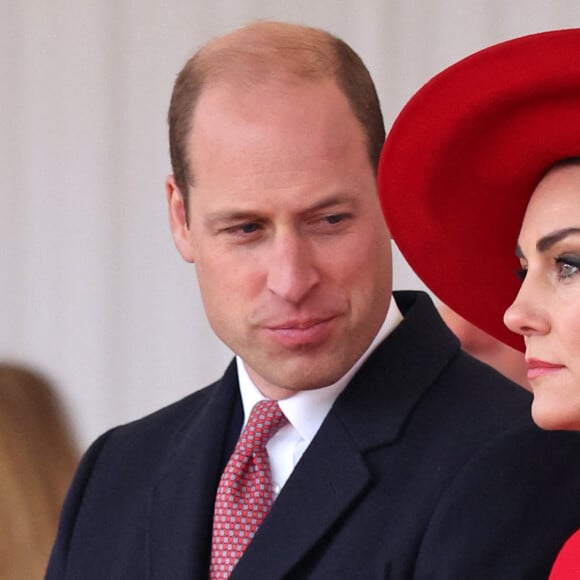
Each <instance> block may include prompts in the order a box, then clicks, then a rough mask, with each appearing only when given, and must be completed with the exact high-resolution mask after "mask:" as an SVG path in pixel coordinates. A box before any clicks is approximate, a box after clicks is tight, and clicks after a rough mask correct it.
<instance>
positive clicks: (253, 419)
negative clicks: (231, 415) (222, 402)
mask: <svg viewBox="0 0 580 580" xmlns="http://www.w3.org/2000/svg"><path fill="white" fill-rule="evenodd" d="M287 422H288V419H286V417H285V415H284V413H282V410H281V409H280V406H279V405H278V402H277V401H271V400H269V399H266V400H264V401H259V402H258V403H256V404H255V405H254V408H253V409H252V412H251V413H250V417H249V419H248V423H247V425H246V427H245V429H244V432H243V435H244V438H245V440H246V444H247V445H251V446H258V447H262V446H265V445H266V443H268V441H269V440H270V438H271V437H272V436H273V435H274V434H275V433H276V432H277V431H278V429H280V427H282V426H283V425H284V424H285V423H287Z"/></svg>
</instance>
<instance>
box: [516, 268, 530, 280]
mask: <svg viewBox="0 0 580 580" xmlns="http://www.w3.org/2000/svg"><path fill="white" fill-rule="evenodd" d="M527 273H528V269H527V268H520V269H519V270H515V271H514V274H515V275H516V276H517V277H518V280H520V281H521V282H523V281H524V280H525V279H526V274H527Z"/></svg>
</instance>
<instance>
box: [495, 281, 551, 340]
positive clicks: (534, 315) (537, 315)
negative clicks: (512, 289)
mask: <svg viewBox="0 0 580 580" xmlns="http://www.w3.org/2000/svg"><path fill="white" fill-rule="evenodd" d="M503 321H504V324H505V325H506V326H507V327H508V328H509V329H510V330H511V331H512V332H515V333H516V334H521V335H522V336H530V335H533V334H546V333H547V332H549V330H550V325H549V321H548V317H547V316H546V306H545V303H544V304H542V301H541V299H540V296H539V292H538V289H537V288H535V287H534V285H533V284H532V282H531V280H529V279H528V278H526V279H525V280H524V282H523V283H522V286H521V288H520V291H519V292H518V294H517V296H516V299H515V300H514V301H513V303H512V304H511V306H510V307H509V308H508V309H507V310H506V311H505V314H504V317H503Z"/></svg>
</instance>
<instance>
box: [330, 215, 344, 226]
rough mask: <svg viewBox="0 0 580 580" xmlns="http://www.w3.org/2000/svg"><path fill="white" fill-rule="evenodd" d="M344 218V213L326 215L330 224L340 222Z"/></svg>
mask: <svg viewBox="0 0 580 580" xmlns="http://www.w3.org/2000/svg"><path fill="white" fill-rule="evenodd" d="M344 218H345V216H344V214H342V213H337V214H333V215H329V216H326V218H325V219H326V221H327V222H328V223H329V224H338V223H340V222H341V221H343V220H344Z"/></svg>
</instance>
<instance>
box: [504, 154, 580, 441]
mask: <svg viewBox="0 0 580 580" xmlns="http://www.w3.org/2000/svg"><path fill="white" fill-rule="evenodd" d="M517 253H518V257H519V259H520V263H521V266H522V270H521V276H522V286H521V288H520V291H519V293H518V295H517V297H516V299H515V301H514V303H513V304H512V305H511V306H510V307H509V308H508V310H507V311H506V313H505V316H504V322H505V324H506V325H507V327H508V328H509V329H510V330H512V331H513V332H516V333H518V334H521V335H523V337H524V341H525V344H526V363H527V365H528V380H529V381H530V384H531V386H532V390H533V393H534V402H533V405H532V416H533V418H534V421H535V422H536V423H537V424H538V425H539V426H540V427H543V428H545V429H570V430H580V165H567V166H561V167H558V168H555V169H553V170H551V171H550V172H549V173H548V174H547V175H546V176H545V177H544V178H543V179H542V181H540V183H539V184H538V186H537V187H536V189H535V191H534V193H533V195H532V197H531V198H530V202H529V204H528V207H527V209H526V213H525V216H524V220H523V223H522V228H521V231H520V236H519V240H518V247H517Z"/></svg>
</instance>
